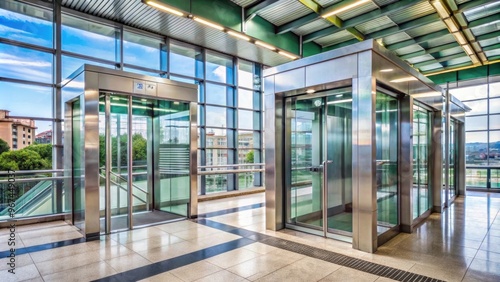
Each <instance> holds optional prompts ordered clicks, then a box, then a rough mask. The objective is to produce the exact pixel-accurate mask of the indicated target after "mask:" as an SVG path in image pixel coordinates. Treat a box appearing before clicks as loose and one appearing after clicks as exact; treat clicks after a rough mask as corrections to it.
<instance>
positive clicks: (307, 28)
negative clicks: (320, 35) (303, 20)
mask: <svg viewBox="0 0 500 282" xmlns="http://www.w3.org/2000/svg"><path fill="white" fill-rule="evenodd" d="M330 26H332V24H331V23H330V22H329V21H327V20H325V19H323V18H319V19H317V20H315V21H313V22H310V23H308V24H305V25H303V26H301V27H299V28H297V29H294V30H293V32H294V33H295V34H297V35H304V34H308V33H312V32H315V31H317V30H320V29H323V28H327V27H330Z"/></svg>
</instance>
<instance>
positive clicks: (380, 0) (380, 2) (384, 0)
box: [373, 0, 398, 7]
mask: <svg viewBox="0 0 500 282" xmlns="http://www.w3.org/2000/svg"><path fill="white" fill-rule="evenodd" d="M373 2H375V4H377V6H379V7H384V6H387V5H389V4H392V3H394V2H398V0H373Z"/></svg>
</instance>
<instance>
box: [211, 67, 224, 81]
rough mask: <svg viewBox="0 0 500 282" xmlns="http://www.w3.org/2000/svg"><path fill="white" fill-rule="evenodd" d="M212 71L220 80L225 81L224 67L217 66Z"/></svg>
mask: <svg viewBox="0 0 500 282" xmlns="http://www.w3.org/2000/svg"><path fill="white" fill-rule="evenodd" d="M212 73H213V74H214V75H215V76H216V77H218V78H219V79H220V80H221V81H226V67H223V66H218V67H217V68H215V69H214V70H213V71H212Z"/></svg>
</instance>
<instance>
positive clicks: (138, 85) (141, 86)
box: [133, 80, 146, 94]
mask: <svg viewBox="0 0 500 282" xmlns="http://www.w3.org/2000/svg"><path fill="white" fill-rule="evenodd" d="M133 92H134V93H137V94H146V82H144V81H142V80H134V91H133Z"/></svg>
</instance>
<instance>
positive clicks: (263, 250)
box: [0, 192, 500, 282]
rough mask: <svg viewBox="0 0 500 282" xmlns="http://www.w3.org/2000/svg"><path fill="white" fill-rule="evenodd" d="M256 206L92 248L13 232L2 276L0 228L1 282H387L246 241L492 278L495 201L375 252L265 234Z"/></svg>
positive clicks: (57, 233)
mask: <svg viewBox="0 0 500 282" xmlns="http://www.w3.org/2000/svg"><path fill="white" fill-rule="evenodd" d="M263 202H264V194H263V193H260V194H254V195H247V196H241V197H236V198H229V199H220V200H215V201H210V202H203V203H200V204H199V209H200V211H199V213H200V214H204V216H203V217H202V218H201V219H200V220H199V223H198V222H194V221H187V220H186V221H180V222H175V223H169V224H162V225H156V226H154V227H148V228H142V229H136V230H133V231H129V232H121V233H115V234H112V235H109V236H103V237H102V238H101V240H100V241H93V242H81V241H80V240H78V238H80V237H81V236H80V234H79V233H78V232H77V231H76V230H75V227H73V226H70V225H67V224H66V223H64V222H60V221H59V222H50V223H42V224H36V225H27V226H19V227H18V228H17V229H16V242H17V243H16V247H17V252H18V254H17V256H16V269H15V272H16V274H10V273H9V272H7V270H8V269H9V266H8V265H7V262H8V260H9V259H8V258H5V256H6V255H7V254H8V252H7V250H8V249H9V247H8V245H7V240H8V238H9V236H10V235H9V230H8V229H5V228H4V229H1V230H0V254H1V255H2V256H0V257H3V258H2V259H0V281H24V280H26V281H90V280H97V279H99V280H100V281H135V280H144V281H174V282H175V281H224V282H225V281H378V282H380V281H392V280H390V279H388V278H386V277H382V276H377V275H374V274H371V273H368V272H363V271H360V270H356V269H353V268H350V267H346V266H342V265H338V264H335V263H331V262H328V261H325V260H322V259H318V258H314V257H312V256H308V255H304V254H301V253H297V252H292V251H289V250H285V249H283V248H280V247H275V246H271V245H269V244H264V243H262V242H261V241H259V240H257V239H255V238H256V236H255V234H261V235H262V234H264V235H262V236H267V237H272V238H280V239H283V241H284V242H285V241H286V242H297V243H301V244H303V245H307V246H311V247H316V248H320V249H323V250H328V251H331V252H335V253H339V254H343V255H347V256H349V257H352V258H357V259H361V260H364V261H368V262H373V263H376V264H380V265H385V266H389V267H391V268H397V269H401V270H405V271H407V272H410V273H416V274H421V275H423V276H426V277H430V278H436V279H440V280H446V281H500V217H497V215H499V211H500V194H489V195H488V194H484V193H478V192H471V193H469V194H468V195H467V197H466V198H458V199H457V201H456V202H455V203H454V204H453V205H452V206H451V207H450V208H449V209H447V210H445V212H444V213H443V214H433V215H431V216H430V218H429V219H427V220H426V221H425V222H424V223H423V224H421V226H419V227H418V228H417V230H416V231H415V232H414V233H413V234H400V235H398V236H397V237H396V238H394V239H392V240H391V241H389V242H388V243H387V244H385V245H384V246H382V247H380V248H379V249H378V251H377V253H375V254H368V253H364V252H360V251H356V250H353V249H352V248H351V246H350V244H347V243H343V242H340V241H335V240H331V239H324V238H322V237H318V236H313V235H308V234H305V233H301V232H297V231H293V230H284V231H279V232H273V231H268V230H265V225H264V207H263V205H262V203H263ZM237 207H240V211H238V210H237V209H235V208H237ZM219 211H220V212H219ZM231 226H233V227H231ZM234 227H237V228H234ZM242 230H243V231H242ZM245 234H247V235H248V234H250V235H248V236H246V235H245ZM252 234H253V235H252ZM257 237H258V236H257ZM252 238H253V239H252ZM75 239H76V240H75ZM63 245H66V246H63ZM22 252H26V253H25V254H20V253H22Z"/></svg>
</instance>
